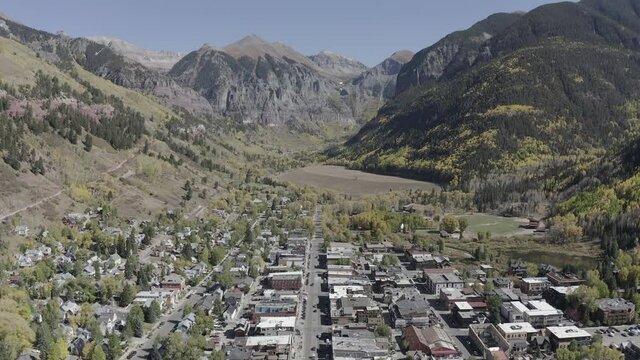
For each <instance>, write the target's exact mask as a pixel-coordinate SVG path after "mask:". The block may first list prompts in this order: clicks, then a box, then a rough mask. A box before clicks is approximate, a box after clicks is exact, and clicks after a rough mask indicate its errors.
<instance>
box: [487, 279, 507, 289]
mask: <svg viewBox="0 0 640 360" xmlns="http://www.w3.org/2000/svg"><path fill="white" fill-rule="evenodd" d="M486 282H490V283H492V284H493V286H495V287H496V288H499V289H511V288H513V280H511V278H508V277H495V278H487V279H486Z"/></svg>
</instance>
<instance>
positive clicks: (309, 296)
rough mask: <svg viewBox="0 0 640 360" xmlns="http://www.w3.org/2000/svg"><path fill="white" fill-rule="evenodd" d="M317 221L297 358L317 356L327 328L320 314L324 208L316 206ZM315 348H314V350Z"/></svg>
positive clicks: (308, 259) (308, 253) (305, 281)
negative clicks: (321, 335)
mask: <svg viewBox="0 0 640 360" xmlns="http://www.w3.org/2000/svg"><path fill="white" fill-rule="evenodd" d="M314 222H315V234H314V236H313V238H312V239H311V240H310V241H309V244H308V245H307V251H306V256H307V257H306V261H305V267H304V271H303V284H304V285H303V288H302V298H303V299H306V300H307V301H306V307H305V303H304V302H301V303H300V308H302V310H301V311H300V312H299V314H298V315H299V318H298V322H299V323H298V326H297V327H298V329H301V331H300V332H301V334H300V336H301V338H302V339H301V340H302V349H301V351H300V352H296V355H298V356H296V357H295V358H297V359H309V358H310V357H313V358H315V353H316V351H317V349H318V338H317V337H316V336H317V335H320V333H322V332H323V331H326V329H324V328H323V326H322V323H321V320H320V316H321V310H320V309H319V306H318V305H319V300H320V296H322V295H323V293H322V289H321V286H322V270H319V269H318V268H319V265H320V262H319V259H320V249H321V247H322V243H323V241H324V240H323V238H322V208H321V207H320V206H317V207H316V211H315V214H314ZM301 312H304V313H305V316H304V317H302V316H301V314H300V313H301ZM312 349H314V350H312Z"/></svg>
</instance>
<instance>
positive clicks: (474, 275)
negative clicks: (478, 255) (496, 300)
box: [469, 269, 487, 280]
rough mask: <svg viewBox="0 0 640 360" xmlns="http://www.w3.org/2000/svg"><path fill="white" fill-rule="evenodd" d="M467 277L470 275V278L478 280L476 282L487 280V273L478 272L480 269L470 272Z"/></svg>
mask: <svg viewBox="0 0 640 360" xmlns="http://www.w3.org/2000/svg"><path fill="white" fill-rule="evenodd" d="M469 275H471V277H472V278H474V279H478V280H485V279H486V278H487V273H486V272H485V271H484V270H480V269H473V270H471V271H470V272H469Z"/></svg>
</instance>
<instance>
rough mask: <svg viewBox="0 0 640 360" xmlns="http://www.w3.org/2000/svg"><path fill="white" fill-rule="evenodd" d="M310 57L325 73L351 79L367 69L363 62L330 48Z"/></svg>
mask: <svg viewBox="0 0 640 360" xmlns="http://www.w3.org/2000/svg"><path fill="white" fill-rule="evenodd" d="M309 59H311V61H313V62H314V63H315V64H316V65H317V66H318V67H319V68H320V69H321V70H322V71H324V72H325V73H327V74H329V75H332V76H336V77H339V78H348V79H351V78H353V77H356V76H358V75H360V74H361V73H362V72H363V71H366V70H367V66H366V65H364V64H363V63H361V62H359V61H357V60H354V59H351V58H348V57H346V56H344V55H341V54H338V53H335V52H333V51H328V50H323V51H321V52H319V53H318V54H316V55H311V56H309Z"/></svg>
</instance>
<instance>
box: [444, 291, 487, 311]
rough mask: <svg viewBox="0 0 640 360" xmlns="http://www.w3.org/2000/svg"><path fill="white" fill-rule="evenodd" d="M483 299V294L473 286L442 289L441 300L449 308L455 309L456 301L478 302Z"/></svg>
mask: <svg viewBox="0 0 640 360" xmlns="http://www.w3.org/2000/svg"><path fill="white" fill-rule="evenodd" d="M483 299H484V298H483V296H482V295H480V294H479V293H478V292H477V291H475V290H474V289H472V288H464V289H452V288H445V289H440V302H442V304H444V306H445V307H446V308H447V309H449V310H451V309H453V307H454V306H455V303H457V302H460V301H466V302H477V301H482V300H483Z"/></svg>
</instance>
